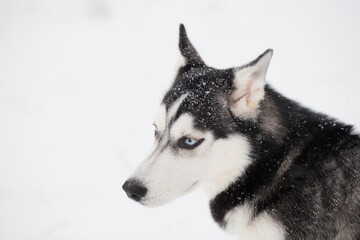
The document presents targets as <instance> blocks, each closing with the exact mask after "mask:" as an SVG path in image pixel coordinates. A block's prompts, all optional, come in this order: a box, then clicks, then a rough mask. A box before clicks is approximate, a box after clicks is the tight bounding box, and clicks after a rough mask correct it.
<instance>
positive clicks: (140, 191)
mask: <svg viewBox="0 0 360 240" xmlns="http://www.w3.org/2000/svg"><path fill="white" fill-rule="evenodd" d="M122 188H123V189H124V191H125V192H126V194H127V195H128V197H129V198H131V199H133V200H135V201H137V202H138V201H140V200H141V199H142V198H143V197H144V196H145V194H146V192H147V188H146V187H145V186H144V185H143V184H142V183H140V182H139V181H136V180H134V179H129V180H127V181H126V182H125V183H124V185H123V186H122Z"/></svg>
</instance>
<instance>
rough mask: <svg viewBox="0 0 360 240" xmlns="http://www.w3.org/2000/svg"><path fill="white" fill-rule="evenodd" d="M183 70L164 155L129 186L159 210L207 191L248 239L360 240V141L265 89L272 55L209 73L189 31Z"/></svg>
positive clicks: (162, 137)
mask: <svg viewBox="0 0 360 240" xmlns="http://www.w3.org/2000/svg"><path fill="white" fill-rule="evenodd" d="M179 50H180V53H181V66H180V67H179V69H178V71H177V75H176V78H175V80H174V81H173V82H172V85H171V87H170V89H169V90H168V92H167V93H166V94H165V96H164V98H163V100H162V105H161V106H160V109H159V111H158V113H157V115H156V117H155V120H154V126H155V145H154V148H153V150H152V152H151V153H150V155H149V156H148V157H147V158H146V159H145V160H144V161H143V162H142V163H141V164H140V165H139V166H138V168H137V169H136V171H135V173H134V174H133V175H132V176H131V177H130V178H129V179H128V180H127V181H126V182H125V183H124V185H123V189H124V190H125V192H126V193H127V195H128V196H129V197H130V198H131V199H133V200H135V201H137V202H139V203H141V204H143V205H145V206H160V205H163V204H165V203H168V202H170V201H172V200H174V199H176V198H178V197H180V196H182V195H184V194H186V193H188V192H190V191H191V190H193V189H195V188H196V187H198V186H202V187H203V188H204V189H205V192H206V193H207V194H208V196H209V199H210V210H211V214H212V216H213V218H214V220H215V221H216V222H217V223H218V225H219V226H220V227H221V228H223V229H224V230H225V231H227V232H229V233H233V234H236V235H237V236H239V237H240V239H257V240H261V239H267V240H278V239H288V240H290V239H294V240H295V239H299V240H300V239H320V240H322V239H324V240H331V239H337V240H345V239H346V240H359V239H360V137H359V136H358V135H356V134H355V133H353V128H352V126H350V125H347V124H343V123H340V122H338V121H336V120H334V119H333V118H329V117H328V116H326V115H323V114H319V113H315V112H313V111H311V110H309V109H307V108H304V107H302V106H301V105H299V104H298V103H296V102H294V101H292V100H289V99H287V98H286V97H284V96H283V95H281V94H279V93H278V92H276V91H275V90H274V89H272V88H271V87H270V86H269V85H268V84H267V83H266V82H265V75H266V71H267V68H268V65H269V62H270V59H271V57H272V54H273V51H272V50H271V49H269V50H267V51H265V52H264V53H263V54H261V55H260V56H259V57H258V58H256V59H255V60H254V61H252V62H250V63H248V64H246V65H244V66H242V67H235V68H229V69H225V70H219V69H215V68H213V67H209V66H207V65H206V64H205V63H204V61H203V60H202V59H201V58H200V56H199V54H198V53H197V51H196V50H195V48H194V47H193V45H192V44H191V43H190V41H189V39H188V37H187V35H186V31H185V28H184V26H183V25H180V40H179Z"/></svg>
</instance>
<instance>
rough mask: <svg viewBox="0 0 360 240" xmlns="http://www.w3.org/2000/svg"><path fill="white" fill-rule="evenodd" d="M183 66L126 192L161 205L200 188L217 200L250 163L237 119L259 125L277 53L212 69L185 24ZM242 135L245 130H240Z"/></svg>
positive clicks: (182, 48) (267, 52)
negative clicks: (151, 144) (269, 69)
mask: <svg viewBox="0 0 360 240" xmlns="http://www.w3.org/2000/svg"><path fill="white" fill-rule="evenodd" d="M179 50H180V53H181V65H180V66H179V69H178V72H177V75H176V78H175V80H174V81H173V83H172V86H171V87H170V89H169V91H168V92H167V93H166V95H165V97H164V99H163V101H162V104H161V106H160V109H159V111H158V113H157V114H156V116H155V120H154V127H155V133H154V135H155V144H154V148H153V150H152V151H151V153H150V154H149V156H148V157H147V158H146V159H145V160H144V161H143V162H142V163H141V164H140V165H139V166H138V168H137V169H136V171H135V172H134V174H133V175H132V176H131V178H130V179H129V180H128V181H126V182H125V184H124V185H123V189H124V190H125V191H126V193H127V194H128V196H129V197H130V198H132V199H134V200H136V201H139V202H140V203H142V204H144V205H147V206H158V205H162V204H165V203H167V202H170V201H171V200H173V199H175V198H177V197H179V196H182V195H184V194H185V193H187V192H190V191H191V190H192V189H194V188H196V187H197V186H199V185H203V186H204V187H205V190H206V191H207V192H208V193H209V195H210V197H213V196H214V195H215V194H216V193H218V192H220V191H222V190H224V189H225V188H226V187H227V186H228V185H229V184H230V183H231V182H232V181H234V180H235V179H236V178H237V177H239V176H240V175H241V174H242V173H243V172H244V170H245V168H246V167H247V166H248V165H249V164H250V158H249V153H250V151H251V149H250V144H249V141H248V139H247V137H246V136H245V135H243V134H241V133H239V131H238V128H239V125H238V124H237V119H246V120H247V121H253V120H254V121H256V118H257V115H258V108H259V104H260V102H261V100H262V99H263V98H264V86H265V74H266V70H267V67H268V65H269V62H270V59H271V56H272V50H267V51H266V52H265V53H263V54H262V55H261V56H259V57H258V58H257V59H256V60H254V61H252V62H251V63H249V64H247V65H244V66H242V67H239V68H230V69H225V70H218V69H215V68H212V67H209V66H207V65H206V64H205V63H204V61H203V60H202V59H201V57H200V56H199V54H198V53H197V51H196V49H195V48H194V47H193V45H192V44H191V43H190V41H189V39H188V37H187V35H186V31H185V28H184V26H183V25H180V39H179ZM240 132H241V131H240Z"/></svg>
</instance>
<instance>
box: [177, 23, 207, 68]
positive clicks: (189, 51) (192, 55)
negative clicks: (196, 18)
mask: <svg viewBox="0 0 360 240" xmlns="http://www.w3.org/2000/svg"><path fill="white" fill-rule="evenodd" d="M179 50H180V53H181V55H182V57H184V60H185V65H189V66H190V67H202V66H205V63H204V61H203V60H202V59H201V57H200V55H199V54H198V53H197V51H196V49H195V48H194V46H193V45H192V44H191V42H190V40H189V38H188V37H187V35H186V30H185V27H184V25H183V24H180V29H179Z"/></svg>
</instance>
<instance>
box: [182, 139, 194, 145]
mask: <svg viewBox="0 0 360 240" xmlns="http://www.w3.org/2000/svg"><path fill="white" fill-rule="evenodd" d="M184 142H185V144H186V145H189V146H194V145H195V143H196V141H195V140H193V139H190V138H186V139H185V141H184Z"/></svg>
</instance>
